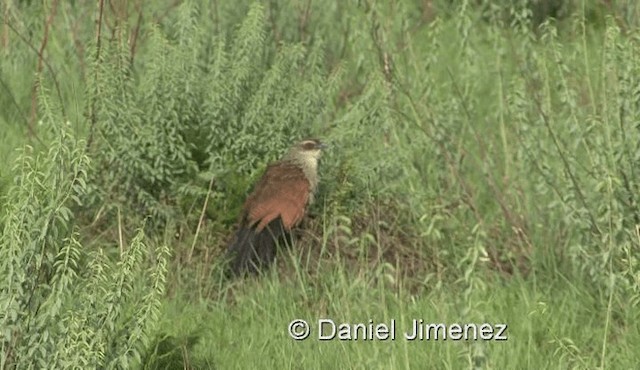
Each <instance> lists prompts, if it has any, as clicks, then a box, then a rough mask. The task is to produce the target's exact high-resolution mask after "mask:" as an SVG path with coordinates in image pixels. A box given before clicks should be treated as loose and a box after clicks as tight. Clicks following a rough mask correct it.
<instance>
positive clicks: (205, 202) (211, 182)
mask: <svg viewBox="0 0 640 370" xmlns="http://www.w3.org/2000/svg"><path fill="white" fill-rule="evenodd" d="M214 179H215V177H214V176H211V181H209V190H208V191H207V196H206V197H205V198H204V204H203V205H202V211H201V212H200V218H199V219H198V226H197V227H196V234H195V235H194V236H193V242H192V243H191V250H190V251H189V257H188V258H187V262H191V257H193V251H194V250H195V248H196V242H197V241H198V234H200V228H201V227H202V221H203V220H204V215H205V214H206V211H207V204H208V203H209V196H210V195H211V189H213V182H214Z"/></svg>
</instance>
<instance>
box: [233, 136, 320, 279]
mask: <svg viewBox="0 0 640 370" xmlns="http://www.w3.org/2000/svg"><path fill="white" fill-rule="evenodd" d="M325 147H326V146H325V144H323V143H322V142H320V140H317V139H307V140H303V141H301V142H299V143H297V144H295V145H294V146H293V147H291V148H290V149H289V151H288V152H287V153H286V154H285V155H284V157H282V159H280V160H279V161H277V162H275V163H272V164H270V165H269V166H267V169H266V171H265V172H264V174H263V175H262V178H261V179H260V180H259V181H258V182H257V184H256V185H255V187H254V189H253V192H252V193H251V194H250V195H249V197H248V198H247V200H246V201H245V203H244V206H243V209H242V213H241V215H240V226H239V229H238V231H237V232H236V236H235V240H234V241H233V242H232V244H231V245H230V246H229V249H228V250H227V258H228V260H229V262H230V272H231V273H232V274H234V275H240V274H243V273H247V272H248V273H256V272H258V271H261V270H262V269H266V268H268V267H269V266H270V265H271V264H272V263H273V261H274V260H275V257H276V247H277V244H278V243H279V242H282V241H285V240H289V238H290V236H291V230H292V229H293V228H294V227H295V226H298V225H299V224H300V222H301V221H302V219H303V217H304V215H305V213H306V210H307V207H308V206H309V205H310V204H311V203H313V199H314V193H315V191H316V188H317V186H318V160H319V158H320V154H321V152H322V149H324V148H325Z"/></svg>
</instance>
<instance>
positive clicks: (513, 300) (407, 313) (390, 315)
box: [160, 271, 640, 369]
mask: <svg viewBox="0 0 640 370" xmlns="http://www.w3.org/2000/svg"><path fill="white" fill-rule="evenodd" d="M347 275H348V274H347V273H345V272H344V271H333V272H328V273H327V274H326V275H323V276H322V277H321V278H318V279H314V280H312V281H308V282H305V283H299V282H297V281H295V280H292V281H286V282H281V281H279V280H274V279H264V280H261V281H259V282H250V283H247V284H244V285H243V286H242V287H241V288H239V289H237V290H235V289H234V292H233V293H232V295H233V298H228V299H221V300H219V301H214V302H211V301H202V302H200V303H196V304H189V305H185V304H184V301H183V300H180V299H173V300H170V301H167V302H166V303H165V304H164V306H163V310H162V319H161V324H160V326H161V327H163V328H164V329H163V331H165V332H166V333H169V334H171V335H173V336H175V337H176V338H182V337H186V336H188V335H192V334H194V333H197V334H196V335H198V336H199V337H200V340H199V341H198V342H197V344H196V345H194V346H193V348H192V350H191V351H190V352H189V354H188V362H189V363H191V364H192V365H193V366H194V367H196V368H208V367H211V368H214V367H215V368H221V369H227V368H230V369H232V368H238V369H246V368H255V367H260V368H285V369H297V368H314V369H316V368H318V369H322V368H336V367H337V368H355V369H360V368H376V369H377V368H415V369H422V368H429V369H442V368H451V369H459V368H468V367H470V366H471V365H470V363H474V361H475V362H476V363H479V365H478V366H479V368H487V369H504V368H516V369H536V368H554V369H556V368H557V369H565V368H596V367H599V366H601V365H604V367H606V368H620V369H622V368H625V367H627V366H631V367H633V366H634V365H633V364H634V362H635V361H636V359H637V357H636V355H635V354H634V352H635V351H634V346H635V344H636V343H638V340H639V339H640V338H639V335H640V332H639V331H638V328H637V326H636V325H633V324H632V323H633V322H634V320H637V319H638V312H637V311H636V312H630V311H628V310H626V309H624V308H623V309H621V310H618V309H616V312H614V317H618V319H617V320H618V321H619V323H621V322H626V323H627V324H624V325H616V329H615V330H613V331H611V332H609V333H607V332H605V326H604V323H605V321H606V320H607V316H608V309H609V308H608V307H607V302H606V301H602V300H600V299H599V297H594V296H593V295H592V293H591V292H590V291H591V288H590V287H589V286H588V285H586V284H584V283H580V282H579V281H578V282H570V281H568V280H567V277H566V276H561V275H559V276H557V277H556V278H554V279H551V280H549V281H536V279H529V280H522V279H512V280H511V281H508V282H496V283H491V284H489V285H488V286H487V288H486V289H485V290H482V291H477V292H474V293H473V294H471V296H470V297H469V302H465V300H464V299H462V297H463V294H462V292H461V291H460V290H458V289H455V288H453V289H451V288H440V289H438V288H435V287H425V290H424V291H423V292H422V293H421V294H420V295H417V296H411V295H409V294H407V293H406V292H400V293H399V294H396V292H394V291H393V290H392V289H389V287H388V286H386V285H385V284H384V282H380V283H378V284H375V283H373V284H372V283H368V282H366V281H364V280H363V279H358V278H353V277H348V276H347ZM434 285H435V284H434ZM230 294H231V293H230ZM469 303H470V304H471V305H472V306H473V310H472V312H469V313H466V314H465V313H463V311H464V307H466V306H467V305H468V304H469ZM320 318H330V319H332V320H334V321H335V322H336V323H342V322H346V323H352V324H355V323H369V320H373V322H375V323H387V324H389V323H390V320H391V319H395V320H396V327H397V338H396V340H395V341H390V340H389V341H363V340H359V341H340V340H331V341H319V340H317V339H316V338H314V335H315V334H316V333H317V332H312V335H311V337H310V338H309V339H307V340H304V341H295V340H293V339H291V337H290V336H289V335H288V331H287V330H288V325H289V323H290V321H292V320H294V319H304V320H308V321H309V322H310V323H311V325H312V328H313V329H314V330H316V329H317V320H318V319H320ZM413 319H423V320H424V321H425V322H432V323H448V324H453V323H460V324H463V323H478V324H480V323H485V322H486V323H492V324H497V323H504V324H507V325H508V328H507V331H506V335H507V337H508V339H507V340H506V341H486V342H483V341H452V340H447V341H442V340H440V341H407V340H404V339H402V338H401V333H402V332H403V331H404V330H405V329H406V328H408V327H409V326H410V325H411V324H410V323H411V320H413ZM325 333H326V332H325ZM604 341H607V342H608V343H607V344H608V350H607V352H606V355H605V358H604V359H603V358H602V357H601V354H602V346H603V342H604ZM474 354H475V355H474Z"/></svg>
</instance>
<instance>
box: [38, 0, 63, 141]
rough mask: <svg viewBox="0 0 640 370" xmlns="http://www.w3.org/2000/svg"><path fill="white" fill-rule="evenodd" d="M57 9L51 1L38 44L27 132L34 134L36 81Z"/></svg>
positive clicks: (42, 65)
mask: <svg viewBox="0 0 640 370" xmlns="http://www.w3.org/2000/svg"><path fill="white" fill-rule="evenodd" d="M57 9H58V0H53V2H52V3H51V13H49V17H47V19H46V21H45V25H44V35H43V36H42V43H40V49H39V50H38V65H37V67H36V72H37V77H36V80H35V81H34V82H33V87H32V88H31V115H30V119H29V127H30V129H29V132H35V124H36V119H37V112H38V90H39V86H40V83H39V82H38V79H39V78H40V77H39V76H41V75H42V69H43V67H44V55H43V54H44V49H45V48H46V47H47V42H48V41H49V29H50V28H51V24H52V23H53V18H54V17H55V16H56V10H57ZM61 103H62V102H61ZM60 106H61V107H63V106H64V104H60ZM63 109H64V108H63ZM65 116H66V114H65Z"/></svg>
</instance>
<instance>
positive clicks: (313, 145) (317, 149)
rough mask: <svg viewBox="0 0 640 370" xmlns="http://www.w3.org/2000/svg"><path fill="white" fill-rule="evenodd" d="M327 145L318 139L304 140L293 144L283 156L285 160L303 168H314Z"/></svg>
mask: <svg viewBox="0 0 640 370" xmlns="http://www.w3.org/2000/svg"><path fill="white" fill-rule="evenodd" d="M326 147H327V145H326V144H324V143H323V142H321V141H320V140H318V139H305V140H302V141H300V142H298V143H296V144H294V145H293V146H292V147H291V149H289V152H288V153H287V155H286V156H285V159H288V160H292V161H295V162H297V163H299V164H300V165H301V166H303V167H309V168H313V169H314V170H315V168H316V167H317V165H318V159H320V155H321V154H322V150H323V149H324V148H326Z"/></svg>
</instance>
